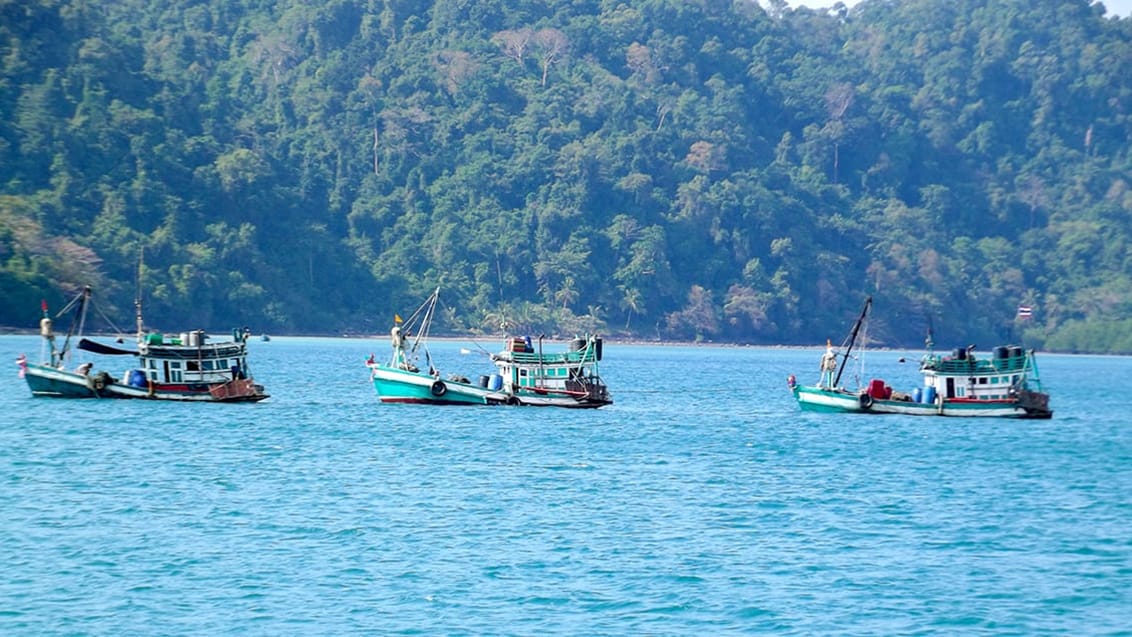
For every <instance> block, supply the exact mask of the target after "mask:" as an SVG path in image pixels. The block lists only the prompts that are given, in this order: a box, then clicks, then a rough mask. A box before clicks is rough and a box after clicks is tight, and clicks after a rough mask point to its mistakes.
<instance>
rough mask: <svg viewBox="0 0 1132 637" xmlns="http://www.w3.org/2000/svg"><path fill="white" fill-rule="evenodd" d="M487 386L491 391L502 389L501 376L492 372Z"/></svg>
mask: <svg viewBox="0 0 1132 637" xmlns="http://www.w3.org/2000/svg"><path fill="white" fill-rule="evenodd" d="M487 388H488V389H490V390H491V391H499V390H500V389H503V377H502V376H500V375H499V374H492V375H491V383H490V384H488V386H487Z"/></svg>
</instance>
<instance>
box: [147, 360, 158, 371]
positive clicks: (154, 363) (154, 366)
mask: <svg viewBox="0 0 1132 637" xmlns="http://www.w3.org/2000/svg"><path fill="white" fill-rule="evenodd" d="M149 368H150V369H157V361H155V360H152V359H150V361H149Z"/></svg>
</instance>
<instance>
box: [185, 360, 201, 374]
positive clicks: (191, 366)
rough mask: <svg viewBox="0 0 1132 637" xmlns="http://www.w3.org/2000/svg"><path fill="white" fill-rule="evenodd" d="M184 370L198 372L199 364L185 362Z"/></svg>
mask: <svg viewBox="0 0 1132 637" xmlns="http://www.w3.org/2000/svg"><path fill="white" fill-rule="evenodd" d="M185 369H186V370H188V371H190V372H199V371H200V363H199V362H197V361H185Z"/></svg>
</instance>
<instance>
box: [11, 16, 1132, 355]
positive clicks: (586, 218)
mask: <svg viewBox="0 0 1132 637" xmlns="http://www.w3.org/2000/svg"><path fill="white" fill-rule="evenodd" d="M1129 69H1132V20H1130V19H1115V18H1106V17H1105V16H1104V7H1103V6H1102V5H1100V4H1095V5H1090V3H1089V2H1088V0H995V1H993V2H992V1H990V0H947V1H942V0H864V1H863V2H861V3H860V4H858V5H856V6H854V7H853V8H851V9H845V8H844V7H841V6H838V7H837V8H836V9H835V10H831V11H828V12H827V11H814V10H809V9H796V10H791V9H789V8H787V7H786V5H785V4H784V3H782V2H780V1H777V0H773V1H772V2H771V4H770V7H769V8H768V9H763V8H761V7H760V6H759V5H758V4H755V3H753V2H751V1H749V0H738V1H734V2H732V1H726V0H633V1H630V0H625V1H615V0H570V1H567V0H506V1H504V0H447V1H444V2H432V1H428V0H325V1H323V2H315V3H311V2H302V1H297V0H277V1H264V0H169V1H166V2H143V1H141V0H115V1H114V2H89V1H86V0H0V114H2V115H3V116H2V117H0V166H3V170H2V171H0V295H2V298H3V303H2V304H0V325H7V326H16V327H29V328H31V327H34V326H35V323H36V320H37V318H38V316H39V299H40V298H42V297H46V298H47V299H48V300H49V302H50V303H51V305H52V307H55V308H58V307H60V306H61V304H62V303H63V302H64V299H65V297H66V296H67V295H69V294H70V293H72V292H73V291H74V290H75V289H77V287H78V286H81V285H83V284H88V283H89V284H91V285H92V286H94V287H95V289H96V291H97V293H98V295H99V296H100V298H101V299H102V302H103V304H104V305H106V304H109V305H110V306H111V307H113V308H115V309H116V310H117V311H118V313H119V315H121V316H122V317H123V318H124V320H123V323H125V324H127V325H128V324H129V323H130V319H129V317H130V316H131V304H132V300H133V298H134V296H135V293H136V289H137V281H138V280H139V278H140V280H141V282H142V285H141V290H142V292H143V298H144V302H145V308H146V319H147V322H148V323H150V324H152V325H154V326H157V327H159V328H161V327H164V328H166V329H182V328H186V329H187V328H192V327H205V328H212V329H220V330H223V329H228V328H230V327H232V326H237V325H251V326H252V327H253V329H254V330H255V331H257V332H258V331H267V332H272V333H285V332H290V333H322V334H337V333H342V332H349V333H375V332H384V331H385V330H387V329H388V327H389V325H390V321H391V319H392V317H393V314H394V312H401V313H404V312H406V311H411V310H412V308H413V307H415V305H416V304H417V303H418V302H419V301H420V300H422V299H423V298H424V297H425V296H426V295H427V294H428V292H429V291H430V290H431V289H432V288H433V287H435V286H437V285H440V286H441V287H442V288H443V293H442V298H443V304H444V310H443V315H442V316H441V317H440V323H442V324H438V325H437V326H436V328H435V329H436V330H443V331H448V332H461V331H474V332H475V331H482V332H489V333H496V332H497V331H498V330H499V327H500V325H502V324H504V323H506V324H507V325H508V326H510V328H511V329H514V330H518V331H529V332H533V333H538V332H545V333H547V334H570V333H573V332H580V331H583V330H599V331H601V332H603V333H606V334H611V335H623V336H632V337H637V338H649V339H651V338H662V339H685V340H713V341H726V342H747V343H816V342H824V340H825V339H826V338H833V339H834V340H839V339H840V337H841V336H842V335H843V334H844V332H845V330H846V329H847V328H848V324H849V322H850V321H851V320H852V318H853V317H854V316H855V315H856V313H857V312H858V310H859V308H860V306H861V303H862V302H863V299H864V297H865V296H866V295H868V294H872V295H873V296H874V297H875V299H876V304H875V319H876V322H875V323H874V327H873V331H872V333H871V334H870V336H871V337H872V338H874V339H875V340H878V341H880V342H882V343H886V344H890V345H909V344H916V343H919V342H921V341H922V339H923V335H924V333H925V331H926V329H927V328H928V327H929V325H930V326H932V327H933V328H934V330H935V334H936V341H937V342H939V343H941V344H946V346H952V345H957V344H961V345H966V344H968V343H978V344H979V345H981V346H984V347H989V346H991V345H994V344H996V343H998V342H1001V341H1005V340H1014V341H1018V340H1023V341H1024V342H1025V343H1026V344H1027V345H1032V346H1037V347H1044V348H1046V349H1053V350H1063V351H1096V352H1132V318H1129V317H1130V316H1132V251H1130V249H1129V242H1130V239H1132V72H1129ZM139 262H140V264H141V267H140V268H139ZM139 270H140V277H139ZM1021 304H1025V305H1028V306H1031V307H1032V308H1033V309H1034V316H1033V318H1032V319H1031V320H1029V321H1025V322H1019V321H1018V320H1016V318H1015V314H1016V310H1017V308H1018V306H1019V305H1021Z"/></svg>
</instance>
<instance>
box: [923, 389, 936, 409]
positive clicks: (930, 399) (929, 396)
mask: <svg viewBox="0 0 1132 637" xmlns="http://www.w3.org/2000/svg"><path fill="white" fill-rule="evenodd" d="M934 402H935V387H925V388H924V403H926V404H929V405H930V404H932V403H934Z"/></svg>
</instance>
